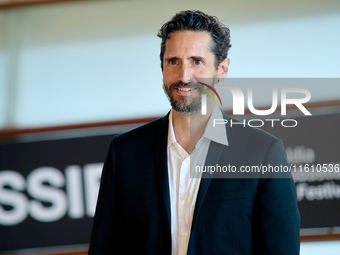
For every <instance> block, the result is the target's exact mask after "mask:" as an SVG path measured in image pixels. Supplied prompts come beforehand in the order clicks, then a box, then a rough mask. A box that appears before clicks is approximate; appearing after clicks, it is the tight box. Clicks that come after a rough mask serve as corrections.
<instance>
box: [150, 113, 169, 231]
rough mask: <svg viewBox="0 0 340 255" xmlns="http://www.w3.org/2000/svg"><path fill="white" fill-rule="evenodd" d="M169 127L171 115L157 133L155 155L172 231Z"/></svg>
mask: <svg viewBox="0 0 340 255" xmlns="http://www.w3.org/2000/svg"><path fill="white" fill-rule="evenodd" d="M168 126H169V113H168V114H167V115H166V116H165V117H163V119H162V120H161V122H160V125H159V127H158V129H157V132H156V140H155V143H154V145H155V146H154V155H155V165H156V172H157V175H158V181H159V185H160V189H161V195H162V198H163V202H164V206H165V211H166V215H167V218H168V223H169V229H171V213H170V192H169V176H168V155H167V154H168V153H167V144H168Z"/></svg>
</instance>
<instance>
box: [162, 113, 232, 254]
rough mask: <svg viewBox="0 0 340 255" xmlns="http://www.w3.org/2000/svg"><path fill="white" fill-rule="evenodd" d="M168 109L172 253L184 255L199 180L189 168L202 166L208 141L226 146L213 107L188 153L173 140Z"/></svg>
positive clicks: (220, 117)
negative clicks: (214, 124) (200, 133)
mask: <svg viewBox="0 0 340 255" xmlns="http://www.w3.org/2000/svg"><path fill="white" fill-rule="evenodd" d="M172 111H173V110H171V112H170V115H169V131H168V147H167V151H168V175H169V188H170V210H171V239H172V240H171V241H172V255H185V254H187V249H188V244H189V238H190V231H191V224H192V219H193V214H194V209H195V204H196V198H197V194H198V190H199V186H200V182H201V178H191V177H190V169H192V168H194V167H195V166H203V165H204V163H205V159H206V157H207V154H208V149H209V145H210V141H211V140H212V141H215V142H217V143H221V144H223V145H226V146H227V145H228V140H227V134H226V128H225V125H216V127H213V119H223V116H222V113H221V111H220V109H219V108H218V107H214V110H213V112H212V114H211V116H210V119H209V121H208V124H207V126H206V129H205V131H204V134H203V136H202V137H201V139H200V140H199V141H198V142H197V144H196V146H195V149H194V150H193V151H192V152H191V154H190V155H189V154H188V153H187V152H186V151H185V150H184V149H183V148H182V147H181V145H179V144H178V143H177V141H176V137H175V133H174V129H173V124H172V123H173V122H172ZM190 166H191V168H190ZM198 177H200V176H198Z"/></svg>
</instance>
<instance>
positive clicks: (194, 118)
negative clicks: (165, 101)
mask: <svg viewBox="0 0 340 255" xmlns="http://www.w3.org/2000/svg"><path fill="white" fill-rule="evenodd" d="M207 108H208V109H207V115H200V114H196V115H184V114H181V113H179V112H177V111H175V110H173V111H172V123H173V128H174V133H175V137H176V140H177V143H178V144H179V145H181V146H182V148H183V149H184V150H185V151H186V152H187V153H189V154H190V153H191V152H192V151H193V150H194V149H195V146H196V144H197V142H198V141H199V139H200V138H201V137H202V135H203V133H204V130H205V128H206V126H207V123H208V121H209V118H210V116H211V113H212V111H213V107H207Z"/></svg>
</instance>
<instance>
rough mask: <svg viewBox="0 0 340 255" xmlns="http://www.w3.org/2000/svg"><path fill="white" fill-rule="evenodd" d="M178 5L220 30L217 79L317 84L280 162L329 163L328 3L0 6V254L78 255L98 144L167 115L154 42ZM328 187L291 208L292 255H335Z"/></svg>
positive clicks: (87, 225) (333, 100)
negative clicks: (221, 66) (295, 210)
mask: <svg viewBox="0 0 340 255" xmlns="http://www.w3.org/2000/svg"><path fill="white" fill-rule="evenodd" d="M186 9H191V10H194V9H198V10H201V11H204V12H206V13H207V14H211V15H214V16H217V17H218V18H219V19H220V20H221V21H222V22H223V23H225V24H227V25H228V26H229V27H230V30H231V43H232V45H233V46H232V48H231V49H230V53H229V58H230V59H231V65H230V69H229V73H228V77H230V78H242V79H248V78H266V79H267V78H280V79H281V78H284V79H285V78H295V79H300V78H309V79H311V80H314V79H318V81H319V82H316V83H315V84H314V85H313V86H312V87H310V89H311V90H312V99H311V101H310V105H309V106H310V107H311V108H313V111H314V113H315V114H313V116H314V117H318V118H319V119H318V121H319V123H323V126H320V125H319V126H317V127H314V128H315V129H311V130H310V132H309V133H308V134H306V135H307V136H306V137H304V139H305V140H303V139H302V140H301V142H300V143H299V142H297V143H295V144H293V142H292V143H291V144H290V143H289V142H290V140H289V139H287V144H286V143H285V144H286V145H287V147H286V149H287V148H289V149H290V153H291V154H289V153H288V152H289V149H288V151H287V153H288V154H289V155H290V156H291V162H293V163H306V162H309V163H311V162H314V163H326V162H327V163H330V162H332V163H338V162H340V158H339V155H340V153H339V152H340V149H339V144H340V142H339V133H338V130H339V127H340V126H339V119H340V114H339V113H340V110H339V106H340V101H339V100H340V88H339V85H340V84H339V79H337V78H339V74H340V64H339V59H340V47H339V41H340V34H339V25H340V2H339V1H338V0H323V1H318V0H285V1H283V0H280V1H273V0H261V1H260V0H256V1H250V0H238V1H234V0H230V1H219V0H211V1H202V0H195V1H189V0H188V1H183V0H182V1H180V0H172V1H156V0H124V1H123V0H112V1H105V0H96V1H90V0H88V1H85V0H84V1H82V0H77V1H62V0H50V1H48V0H42V1H34V0H27V1H16V0H12V1H10V0H8V1H6V0H0V254H86V251H87V247H88V242H89V238H90V233H91V227H92V220H93V214H94V208H95V204H96V196H97V192H98V186H99V179H100V173H101V167H102V162H103V161H104V159H105V155H106V151H107V148H108V145H109V142H110V139H111V138H112V136H113V135H114V134H117V133H119V132H122V131H126V130H129V129H131V128H133V127H136V126H139V125H141V124H143V123H146V122H149V121H151V120H153V119H155V118H157V117H160V116H163V115H165V114H166V113H167V112H168V110H169V103H168V101H167V99H166V97H165V95H164V92H163V89H162V73H161V69H160V60H159V48H160V39H159V38H158V37H157V36H156V33H157V31H158V29H159V28H160V26H161V25H162V24H164V23H165V22H166V21H168V20H169V19H170V18H171V17H172V16H173V15H174V14H175V13H176V12H179V11H181V10H186ZM320 79H321V80H320ZM325 80H327V82H326V83H325V82H324V81H325ZM328 81H330V82H328ZM322 84H327V85H322ZM261 102H262V104H261V103H260V104H259V105H260V106H261V107H268V106H270V101H266V100H262V101H261ZM230 109H231V104H227V105H226V106H225V108H224V110H226V111H228V110H230ZM315 121H316V119H315V118H313V119H312V118H311V119H307V120H306V119H304V120H303V123H305V125H307V126H308V127H310V128H312V127H313V123H315ZM321 129H323V131H322V134H324V133H325V134H327V135H328V138H321V137H320V136H319V135H320V133H319V132H320V130H321ZM325 131H326V132H325ZM303 134H305V133H304V132H302V133H301V134H300V133H299V135H297V134H295V137H294V139H292V140H294V141H295V142H296V141H297V140H296V139H298V138H299V137H300V138H301V136H302V135H303ZM280 135H282V137H285V135H286V136H287V134H281V133H278V136H279V137H280ZM283 140H284V139H283ZM309 140H313V141H314V144H309ZM284 141H285V140H284ZM289 146H290V147H289ZM313 146H315V148H314V147H313ZM312 147H313V148H314V149H313V148H312ZM316 147H320V148H322V149H321V150H322V152H323V153H324V154H325V156H322V155H323V154H322V155H321V152H320V155H321V156H320V157H319V158H318V157H317V156H318V155H319V154H317V149H316ZM311 150H313V153H314V154H313V155H314V158H313V160H314V161H311V160H310V158H311V157H309V156H308V155H311V153H312V152H311ZM292 153H293V154H292ZM294 153H295V154H294ZM289 155H288V156H289ZM294 155H295V156H294ZM315 155H316V156H315ZM329 155H332V157H330V156H329ZM327 156H328V157H327ZM297 157H299V158H300V160H296V158H297ZM294 160H295V161H294ZM332 178H333V179H332ZM332 178H328V179H327V178H324V179H325V180H326V179H327V181H328V182H327V183H325V182H322V183H321V184H322V185H326V184H327V185H328V184H329V185H331V184H332V185H333V184H334V190H335V191H334V192H333V193H334V194H335V195H333V196H332V197H328V198H327V199H324V200H327V201H321V200H323V199H317V198H315V199H309V200H310V201H307V202H308V203H309V204H306V203H307V202H306V201H305V204H303V203H300V206H301V210H302V211H303V212H304V215H307V214H310V215H311V216H308V215H307V216H304V215H303V216H304V217H306V219H307V218H308V217H309V218H308V220H305V221H304V222H303V224H304V225H303V226H302V232H301V236H302V237H301V240H302V243H301V254H302V255H314V254H321V252H323V253H325V254H340V219H339V218H340V217H338V215H339V213H340V201H339V199H340V186H339V185H338V184H339V179H340V178H339V179H338V177H334V176H333V177H332ZM325 180H323V181H325ZM297 183H298V182H297ZM321 184H320V183H319V184H318V183H315V181H314V183H312V182H310V183H309V184H308V185H309V187H311V185H314V186H313V187H318V185H319V186H320V185H321ZM332 187H333V186H332ZM336 192H338V193H336ZM333 193H332V194H333ZM302 200H303V198H302ZM313 200H318V201H317V202H320V203H319V204H318V203H316V204H315V203H314V204H313V203H312V202H313ZM300 202H301V201H300ZM302 202H303V201H302ZM303 206H305V209H303V208H302V207H303ZM306 208H308V209H306ZM315 208H319V210H320V208H321V209H323V210H322V211H318V209H315ZM328 212H330V213H331V214H327V213H328ZM318 219H323V220H322V221H320V222H319V221H318ZM325 219H327V220H325Z"/></svg>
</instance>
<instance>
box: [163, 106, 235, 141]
mask: <svg viewBox="0 0 340 255" xmlns="http://www.w3.org/2000/svg"><path fill="white" fill-rule="evenodd" d="M172 111H173V109H171V111H170V114H169V129H168V130H169V131H168V147H170V145H171V144H173V143H175V142H176V143H177V140H176V136H175V132H174V127H173V123H172ZM214 119H223V115H222V112H221V110H220V108H218V107H217V106H214V109H213V112H212V114H211V116H210V118H209V121H208V124H207V126H206V128H205V131H204V133H203V136H202V137H204V138H207V139H209V140H211V141H214V142H216V143H220V144H222V145H225V146H228V139H227V131H226V126H225V125H215V127H214V125H213V124H214Z"/></svg>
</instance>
